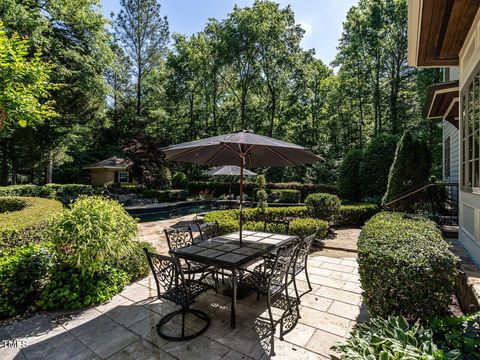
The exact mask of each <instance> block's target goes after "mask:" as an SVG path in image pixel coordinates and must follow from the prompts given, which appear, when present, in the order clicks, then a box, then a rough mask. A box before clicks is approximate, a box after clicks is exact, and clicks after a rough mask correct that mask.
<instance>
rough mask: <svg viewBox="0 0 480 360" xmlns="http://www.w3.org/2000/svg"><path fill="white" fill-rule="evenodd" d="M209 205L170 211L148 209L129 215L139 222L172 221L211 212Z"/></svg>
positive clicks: (184, 207)
mask: <svg viewBox="0 0 480 360" xmlns="http://www.w3.org/2000/svg"><path fill="white" fill-rule="evenodd" d="M211 208H212V207H211V205H191V206H182V207H177V208H170V209H161V210H158V211H154V210H153V209H149V210H148V211H145V212H140V213H137V212H135V213H132V214H131V215H132V216H133V217H134V218H137V219H140V222H151V221H158V220H166V219H173V218H176V217H179V216H185V215H190V214H197V213H202V212H205V211H210V210H211Z"/></svg>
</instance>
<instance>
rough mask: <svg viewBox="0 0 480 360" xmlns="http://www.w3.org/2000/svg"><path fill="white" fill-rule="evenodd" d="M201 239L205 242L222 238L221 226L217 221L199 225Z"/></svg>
mask: <svg viewBox="0 0 480 360" xmlns="http://www.w3.org/2000/svg"><path fill="white" fill-rule="evenodd" d="M197 226H198V231H199V232H200V238H201V239H202V241H203V240H208V239H213V238H214V237H217V236H220V235H221V234H220V226H218V222H217V221H211V222H207V223H203V224H197Z"/></svg>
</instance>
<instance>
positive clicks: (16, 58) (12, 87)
mask: <svg viewBox="0 0 480 360" xmlns="http://www.w3.org/2000/svg"><path fill="white" fill-rule="evenodd" d="M30 46H31V44H30V41H29V40H28V39H27V38H22V37H21V36H19V35H18V34H17V33H13V35H11V36H10V37H9V36H7V32H6V31H5V28H4V25H3V22H2V21H1V20H0V68H1V69H2V71H1V72H0V89H2V90H1V91H0V132H1V131H2V130H4V127H5V125H8V127H7V130H11V129H8V128H9V127H14V126H21V127H25V126H27V125H30V126H35V125H37V124H39V123H42V122H43V121H45V120H46V119H50V118H53V117H55V116H56V115H57V113H56V112H55V110H54V102H53V101H51V100H47V99H48V98H49V97H50V91H52V90H55V89H58V88H59V86H58V85H57V84H54V83H52V82H51V81H50V74H51V72H52V69H53V66H52V65H51V64H49V63H48V62H46V61H45V60H43V59H42V53H41V52H40V51H37V52H36V53H35V54H34V55H33V56H30V54H29V48H30Z"/></svg>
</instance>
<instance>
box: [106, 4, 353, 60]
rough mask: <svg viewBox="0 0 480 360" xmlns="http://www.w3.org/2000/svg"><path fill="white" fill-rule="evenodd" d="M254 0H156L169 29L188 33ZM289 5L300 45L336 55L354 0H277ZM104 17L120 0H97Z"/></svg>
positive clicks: (325, 56)
mask: <svg viewBox="0 0 480 360" xmlns="http://www.w3.org/2000/svg"><path fill="white" fill-rule="evenodd" d="M253 2H254V0H160V4H161V6H162V7H161V13H162V15H164V16H165V15H166V16H167V18H168V22H169V26H170V32H171V33H174V32H178V33H182V34H187V35H191V34H193V33H195V32H198V31H201V30H203V29H204V27H205V23H206V22H207V20H208V19H209V18H211V17H213V18H216V19H224V18H225V17H226V16H227V14H228V13H229V12H230V11H231V10H232V9H233V6H234V5H235V4H237V5H238V6H241V7H243V6H250V5H252V4H253ZM277 2H279V3H280V4H281V5H282V7H284V6H286V5H290V6H291V7H292V9H293V11H294V12H295V18H296V21H297V23H299V24H301V25H302V27H303V29H304V30H305V35H304V39H303V41H302V46H303V47H304V48H305V49H312V48H314V49H315V53H316V56H317V58H319V59H321V60H322V61H323V62H324V63H326V64H329V63H330V62H331V61H332V60H333V59H334V58H335V54H336V47H337V44H338V39H339V38H340V36H341V34H342V23H343V21H344V20H345V17H346V15H347V11H348V9H349V8H350V7H351V6H353V5H355V4H357V3H358V0H277ZM101 3H102V7H103V11H104V13H105V15H106V16H107V17H109V16H110V13H111V12H114V13H118V12H119V10H120V0H101Z"/></svg>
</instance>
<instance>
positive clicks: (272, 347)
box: [267, 295, 275, 356]
mask: <svg viewBox="0 0 480 360" xmlns="http://www.w3.org/2000/svg"><path fill="white" fill-rule="evenodd" d="M267 307H268V316H269V317H270V327H271V331H272V333H271V336H270V356H275V322H274V321H273V314H272V304H271V302H270V296H269V295H267Z"/></svg>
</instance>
